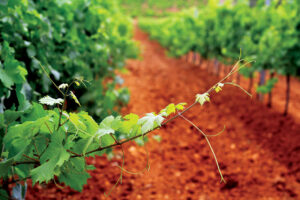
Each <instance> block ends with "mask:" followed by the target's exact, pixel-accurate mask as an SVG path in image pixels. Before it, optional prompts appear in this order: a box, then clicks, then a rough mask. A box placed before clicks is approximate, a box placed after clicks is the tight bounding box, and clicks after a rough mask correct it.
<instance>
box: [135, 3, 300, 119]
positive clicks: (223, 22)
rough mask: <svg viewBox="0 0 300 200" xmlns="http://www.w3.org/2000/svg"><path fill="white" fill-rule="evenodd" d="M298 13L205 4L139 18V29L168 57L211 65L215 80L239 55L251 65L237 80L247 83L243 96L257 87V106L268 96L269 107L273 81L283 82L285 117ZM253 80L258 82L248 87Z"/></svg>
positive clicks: (299, 35) (282, 6)
mask: <svg viewBox="0 0 300 200" xmlns="http://www.w3.org/2000/svg"><path fill="white" fill-rule="evenodd" d="M299 13H300V8H299V1H297V0H295V1H292V0H291V1H281V0H278V1H277V0H272V1H271V0H258V1H231V0H227V1H219V0H210V1H207V3H206V4H205V6H200V7H193V8H189V9H185V10H182V11H180V12H176V13H173V14H172V15H170V16H166V17H161V18H156V19H153V18H141V19H140V20H139V26H140V27H141V28H142V29H143V30H145V31H147V32H148V33H149V34H150V37H151V38H152V39H155V40H158V41H159V42H160V43H161V44H162V45H163V46H164V47H165V48H166V49H167V51H168V54H169V55H170V56H175V57H181V56H183V55H187V54H189V53H191V52H193V54H194V55H193V58H194V59H193V60H194V61H195V59H196V58H197V59H198V60H199V58H200V57H201V58H202V59H207V60H211V61H212V63H213V64H211V65H207V66H206V68H207V70H208V71H209V72H213V73H215V74H217V75H220V72H222V71H225V72H226V71H228V70H229V69H230V66H232V65H233V64H234V62H235V59H236V58H237V57H238V55H239V54H240V52H241V51H242V53H243V55H244V56H246V58H247V59H249V60H255V61H256V62H254V63H252V65H251V67H248V68H244V69H242V70H241V71H240V74H241V75H243V76H245V77H247V78H249V88H248V90H249V92H251V90H252V88H253V87H254V86H255V85H257V87H256V88H255V89H256V92H257V93H258V94H259V95H258V99H260V100H263V95H264V94H269V95H268V96H269V98H268V105H269V106H271V105H272V93H271V92H272V88H273V87H274V85H275V84H276V82H277V78H276V76H275V75H278V74H279V75H284V76H286V104H285V108H284V114H285V115H286V114H287V113H288V105H289V99H290V98H289V93H290V77H291V76H294V77H299V76H300V56H299V51H300V46H299V44H300V14H299ZM199 56H200V57H199ZM197 62H198V61H197ZM198 63H199V62H198ZM200 64H201V61H200ZM256 72H257V73H256ZM257 74H259V82H258V83H255V84H254V83H253V78H254V76H255V75H257ZM239 76H240V75H238V78H237V81H239Z"/></svg>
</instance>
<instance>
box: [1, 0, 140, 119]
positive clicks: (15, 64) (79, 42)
mask: <svg viewBox="0 0 300 200" xmlns="http://www.w3.org/2000/svg"><path fill="white" fill-rule="evenodd" d="M0 30H1V36H0V42H1V44H0V47H1V48H0V50H1V62H0V70H1V76H0V80H1V82H0V97H1V102H0V111H1V112H3V110H4V109H6V110H8V109H10V110H13V111H19V112H21V111H22V112H23V111H25V110H27V109H29V108H30V101H36V100H37V99H38V98H40V97H41V96H43V95H44V94H49V95H52V94H53V90H51V88H50V85H51V81H50V80H49V79H48V78H47V76H46V75H45V73H43V71H42V70H41V68H40V64H39V62H40V63H41V64H42V65H43V66H45V67H46V70H47V72H49V74H50V75H51V78H53V80H55V81H58V82H70V81H71V80H73V79H74V78H75V77H77V78H80V77H83V78H84V79H85V80H89V81H91V82H90V84H89V85H88V87H86V88H80V89H79V90H77V94H76V95H77V96H78V97H79V98H80V99H81V102H82V104H83V106H82V107H83V108H84V109H85V110H86V111H88V112H89V113H91V114H92V115H93V116H94V117H95V118H96V119H101V118H103V117H105V116H107V115H108V114H112V113H114V112H115V106H117V105H119V104H123V103H126V102H127V101H128V92H127V90H126V89H124V88H122V89H116V86H117V85H118V84H119V85H121V84H122V80H121V78H120V77H118V76H116V75H115V71H116V70H122V69H123V67H124V61H125V60H126V59H127V58H136V57H137V54H138V49H137V46H136V44H135V43H134V42H133V41H132V40H131V37H132V26H131V23H130V19H129V18H127V17H125V16H124V15H122V14H121V13H120V10H119V7H118V5H117V4H116V2H115V1H105V0H79V1H67V0H65V1H61V0H59V1H58V0H57V1H33V0H22V1H21V0H9V1H1V4H0ZM32 57H35V58H36V59H37V60H36V59H33V58H32ZM38 61H39V62H38ZM104 82H105V84H103V83H104ZM93 87H97V89H95V88H93ZM67 108H68V109H70V110H71V109H74V106H73V105H72V103H71V102H70V104H68V107H67Z"/></svg>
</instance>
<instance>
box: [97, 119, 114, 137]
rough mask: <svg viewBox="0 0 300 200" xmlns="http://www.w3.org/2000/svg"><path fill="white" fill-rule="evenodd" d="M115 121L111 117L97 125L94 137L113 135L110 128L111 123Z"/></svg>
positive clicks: (112, 130)
mask: <svg viewBox="0 0 300 200" xmlns="http://www.w3.org/2000/svg"><path fill="white" fill-rule="evenodd" d="M114 120H115V118H114V117H113V116H108V117H106V118H105V119H104V120H103V121H102V122H101V123H100V125H99V129H98V131H97V132H96V137H98V138H100V137H102V136H104V135H107V134H111V133H112V134H114V133H115V130H114V129H113V128H112V123H113V121H114Z"/></svg>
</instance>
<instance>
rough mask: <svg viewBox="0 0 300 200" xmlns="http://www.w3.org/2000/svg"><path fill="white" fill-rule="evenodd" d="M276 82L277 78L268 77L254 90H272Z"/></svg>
mask: <svg viewBox="0 0 300 200" xmlns="http://www.w3.org/2000/svg"><path fill="white" fill-rule="evenodd" d="M277 82H278V79H277V78H272V79H269V80H268V81H267V82H266V83H265V84H264V85H261V86H258V87H257V88H256V92H258V93H262V94H267V93H269V92H271V91H272V89H273V88H274V86H275V84H276V83H277Z"/></svg>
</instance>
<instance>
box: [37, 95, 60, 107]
mask: <svg viewBox="0 0 300 200" xmlns="http://www.w3.org/2000/svg"><path fill="white" fill-rule="evenodd" d="M39 102H40V104H45V105H49V106H53V105H55V104H59V105H61V104H62V103H63V102H64V100H63V99H61V98H58V99H54V98H52V97H50V96H48V95H47V96H45V97H43V98H41V99H40V100H39Z"/></svg>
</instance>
